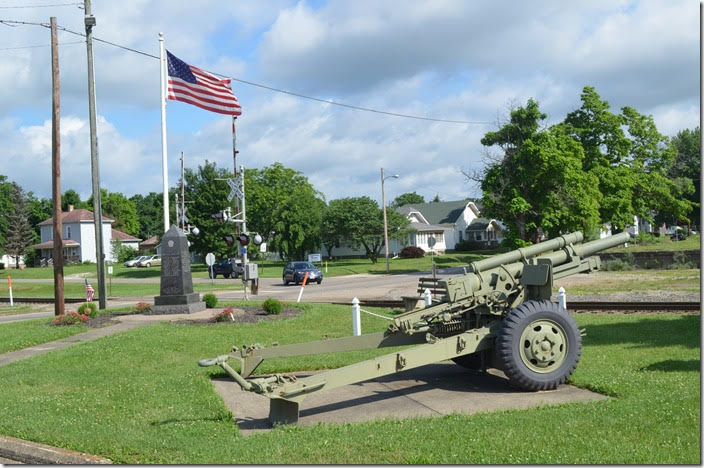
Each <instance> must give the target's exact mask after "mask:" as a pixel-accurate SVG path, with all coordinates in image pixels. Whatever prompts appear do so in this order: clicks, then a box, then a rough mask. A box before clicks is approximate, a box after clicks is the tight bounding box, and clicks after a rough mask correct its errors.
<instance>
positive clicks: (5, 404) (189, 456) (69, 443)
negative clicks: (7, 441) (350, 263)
mask: <svg viewBox="0 0 704 468" xmlns="http://www.w3.org/2000/svg"><path fill="white" fill-rule="evenodd" d="M303 308H304V312H303V313H302V314H301V315H300V316H298V317H296V318H294V319H289V320H277V321H265V322H261V323H258V324H242V325H237V326H234V325H228V324H222V325H213V326H185V325H176V324H166V323H162V324H156V325H151V326H146V327H143V328H139V329H135V330H132V331H130V332H126V333H122V334H119V335H114V336H111V337H107V338H103V339H100V340H97V341H93V342H89V343H85V344H81V345H79V346H76V347H73V348H69V349H65V350H61V351H56V352H52V353H49V354H46V355H42V356H37V357H35V358H32V359H28V360H24V361H18V362H15V363H13V364H10V365H8V366H4V367H1V368H0V407H1V408H3V417H2V418H0V433H2V434H5V435H9V436H14V437H20V438H25V439H29V440H34V441H38V442H42V443H47V444H51V445H56V446H60V447H65V448H70V449H74V450H80V451H84V452H88V453H94V454H99V455H103V456H106V457H108V458H110V459H112V460H113V461H114V462H117V463H128V464H138V463H161V464H233V463H234V464H281V463H286V464H299V463H306V464H319V463H324V464H374V463H377V464H382V463H393V464H405V463H414V464H420V463H422V464H429V463H432V464H454V463H460V464H477V463H479V464H493V463H496V464H517V463H520V464H553V463H556V464H575V463H576V464H621V463H629V464H631V463H637V464H648V463H662V464H682V463H688V464H699V463H700V461H701V460H700V458H699V457H700V455H699V454H700V437H699V436H700V385H699V383H700V381H699V379H700V361H699V353H700V336H699V330H700V317H699V316H698V315H674V314H664V315H647V316H644V315H620V314H613V315H579V316H577V320H578V322H579V325H580V327H582V328H585V329H586V336H585V337H584V350H583V355H582V361H581V363H580V365H579V367H578V368H577V371H576V372H575V374H574V375H573V377H572V381H573V382H574V383H575V384H577V385H579V386H581V387H586V388H590V389H594V390H598V391H600V392H603V393H606V394H608V395H610V396H612V398H611V399H609V400H608V401H601V402H591V403H582V404H565V405H561V406H557V407H542V408H536V409H529V410H520V411H519V410H512V411H505V412H497V413H488V414H478V415H473V416H464V415H459V414H457V415H451V416H446V417H438V418H430V419H408V420H403V421H392V420H387V421H377V422H368V423H362V424H330V425H322V424H321V425H317V426H314V427H310V428H299V427H281V428H278V429H275V430H273V431H271V432H269V433H266V434H260V435H254V436H249V437H247V438H243V437H241V436H240V435H239V434H238V430H237V427H236V426H235V425H234V423H233V422H232V421H231V415H230V414H229V412H228V410H227V409H226V407H225V406H224V404H223V402H222V400H221V399H220V398H219V397H218V395H217V394H216V392H215V391H214V389H213V387H212V385H211V383H210V378H211V377H212V376H214V375H218V376H221V375H223V374H222V372H221V371H218V370H217V369H216V368H213V367H210V368H199V367H198V366H197V365H196V361H197V360H198V359H200V358H203V357H211V356H215V355H218V354H223V353H224V352H226V351H227V350H228V349H229V348H230V347H231V346H232V345H233V344H237V345H238V346H239V345H241V344H243V343H254V342H259V343H262V344H263V345H267V344H270V343H271V342H272V341H278V342H279V343H281V344H285V343H291V342H301V341H307V340H315V339H319V338H320V337H321V336H322V335H323V334H327V335H328V336H329V337H330V338H333V337H337V336H345V335H349V334H350V332H351V324H350V317H349V308H348V307H345V306H330V305H304V306H303ZM362 320H363V330H364V331H365V332H372V331H375V330H381V329H383V328H384V327H385V325H386V324H387V323H388V322H386V321H384V320H382V319H378V318H375V317H371V316H367V315H364V316H363V317H362ZM375 352H376V353H378V352H379V351H375ZM375 352H352V353H344V354H341V355H336V358H335V359H332V358H331V357H330V356H329V355H321V356H311V357H302V358H288V359H281V360H275V361H265V362H264V364H263V365H262V369H261V372H272V371H288V370H293V369H298V370H302V369H319V368H326V367H337V366H340V365H343V364H346V363H350V362H354V361H356V360H359V359H362V358H366V357H370V356H371V355H373V354H375ZM468 375H469V374H468Z"/></svg>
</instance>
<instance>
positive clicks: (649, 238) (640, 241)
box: [633, 232, 662, 245]
mask: <svg viewBox="0 0 704 468" xmlns="http://www.w3.org/2000/svg"><path fill="white" fill-rule="evenodd" d="M661 242H662V241H661V240H660V239H659V238H658V237H656V236H654V235H653V234H650V233H647V232H641V233H640V234H638V235H637V236H636V237H635V239H633V243H634V244H636V245H652V244H660V243H661Z"/></svg>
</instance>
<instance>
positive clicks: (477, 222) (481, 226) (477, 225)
mask: <svg viewBox="0 0 704 468" xmlns="http://www.w3.org/2000/svg"><path fill="white" fill-rule="evenodd" d="M490 224H496V226H497V227H498V228H501V226H499V223H497V222H496V220H495V219H488V218H476V219H473V220H472V222H471V223H469V226H467V231H486V229H487V228H488V227H489V225H490Z"/></svg>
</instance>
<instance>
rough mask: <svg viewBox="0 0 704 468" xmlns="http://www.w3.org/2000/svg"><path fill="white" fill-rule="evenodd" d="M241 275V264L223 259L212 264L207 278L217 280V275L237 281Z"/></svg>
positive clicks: (242, 270) (229, 259)
mask: <svg viewBox="0 0 704 468" xmlns="http://www.w3.org/2000/svg"><path fill="white" fill-rule="evenodd" d="M243 273H244V268H243V267H242V263H241V262H238V261H237V260H235V259H233V258H223V259H222V260H220V261H219V262H216V263H215V264H213V267H212V268H211V269H209V270H208V276H210V277H211V278H217V277H218V275H222V276H223V277H224V278H229V277H230V276H232V278H234V279H237V278H239V276H240V275H241V274H243Z"/></svg>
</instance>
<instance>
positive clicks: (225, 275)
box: [222, 273, 230, 278]
mask: <svg viewBox="0 0 704 468" xmlns="http://www.w3.org/2000/svg"><path fill="white" fill-rule="evenodd" d="M222 277H223V278H229V277H230V274H229V273H223V274H222Z"/></svg>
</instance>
